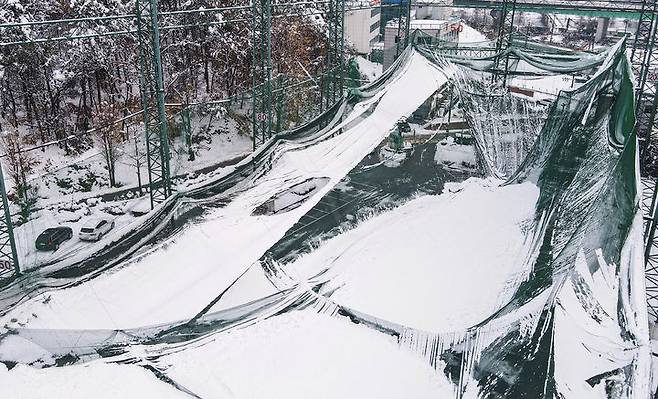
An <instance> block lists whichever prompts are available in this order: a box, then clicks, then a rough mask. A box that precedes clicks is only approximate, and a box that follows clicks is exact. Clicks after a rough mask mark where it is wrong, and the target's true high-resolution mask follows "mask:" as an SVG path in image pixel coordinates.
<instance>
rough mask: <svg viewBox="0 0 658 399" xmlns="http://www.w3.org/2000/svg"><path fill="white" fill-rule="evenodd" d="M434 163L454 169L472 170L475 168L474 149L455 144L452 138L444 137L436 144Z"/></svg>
mask: <svg viewBox="0 0 658 399" xmlns="http://www.w3.org/2000/svg"><path fill="white" fill-rule="evenodd" d="M434 162H436V163H438V164H444V165H447V166H449V167H452V168H455V169H469V170H473V169H475V168H476V166H477V158H476V155H475V148H474V147H473V146H472V145H463V144H457V143H455V139H454V138H453V137H446V138H445V139H443V140H441V141H440V142H438V143H437V144H436V152H435V153H434Z"/></svg>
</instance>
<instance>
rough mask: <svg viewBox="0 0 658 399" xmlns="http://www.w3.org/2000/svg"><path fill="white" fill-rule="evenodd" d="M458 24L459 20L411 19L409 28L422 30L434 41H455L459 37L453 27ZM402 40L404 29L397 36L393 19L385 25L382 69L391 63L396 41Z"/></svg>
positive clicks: (395, 51) (393, 58) (396, 27)
mask: <svg viewBox="0 0 658 399" xmlns="http://www.w3.org/2000/svg"><path fill="white" fill-rule="evenodd" d="M455 25H457V26H458V25H459V22H449V21H445V20H427V19H415V20H412V21H411V26H410V29H411V31H412V32H413V31H414V30H416V29H420V30H422V31H423V32H424V33H425V34H426V35H428V36H429V37H430V38H431V39H432V40H431V42H434V41H435V39H440V40H443V41H456V40H458V38H459V32H458V30H455V29H453V27H456V26H455ZM403 40H404V29H402V30H401V31H400V37H399V38H398V25H397V23H396V22H395V21H393V22H390V23H388V24H387V25H386V30H385V31H384V62H383V64H384V70H386V69H387V68H388V67H390V66H391V64H393V61H395V56H396V53H397V43H398V41H403Z"/></svg>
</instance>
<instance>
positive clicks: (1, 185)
mask: <svg viewBox="0 0 658 399" xmlns="http://www.w3.org/2000/svg"><path fill="white" fill-rule="evenodd" d="M0 195H2V207H3V209H4V219H5V220H4V224H5V226H4V227H5V229H6V234H7V238H6V239H7V240H8V241H9V247H10V249H11V262H12V264H13V266H14V271H15V273H16V275H17V276H18V275H19V274H21V268H20V264H19V263H18V252H17V251H16V240H15V239H14V226H13V224H12V222H11V212H10V211H9V201H7V189H6V187H5V177H4V173H3V171H2V165H0ZM3 244H4V245H3V247H4V246H5V245H6V241H5V243H3ZM1 255H2V257H3V258H6V257H8V256H9V254H6V253H4V251H3V253H2V254H1ZM3 260H4V259H3Z"/></svg>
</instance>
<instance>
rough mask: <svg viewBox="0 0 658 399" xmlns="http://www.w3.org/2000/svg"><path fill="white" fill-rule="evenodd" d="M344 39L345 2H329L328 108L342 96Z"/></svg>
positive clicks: (326, 81)
mask: <svg viewBox="0 0 658 399" xmlns="http://www.w3.org/2000/svg"><path fill="white" fill-rule="evenodd" d="M344 37H345V0H329V9H328V11H327V58H326V67H325V71H326V75H327V78H326V79H325V82H324V95H323V96H322V97H323V99H324V102H325V106H326V108H329V107H330V106H332V105H333V104H335V103H336V101H339V100H340V98H341V97H342V95H343V86H344V80H345V62H344V59H343V58H344V57H343V50H344V43H345V41H344Z"/></svg>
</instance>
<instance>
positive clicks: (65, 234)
mask: <svg viewBox="0 0 658 399" xmlns="http://www.w3.org/2000/svg"><path fill="white" fill-rule="evenodd" d="M71 237H73V230H72V229H71V228H70V227H66V226H58V227H50V228H47V229H45V230H44V231H43V232H42V233H41V234H39V236H38V237H37V240H36V242H35V246H36V247H37V249H38V250H39V251H57V249H59V246H60V245H61V244H62V243H63V242H64V241H66V240H70V239H71Z"/></svg>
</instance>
